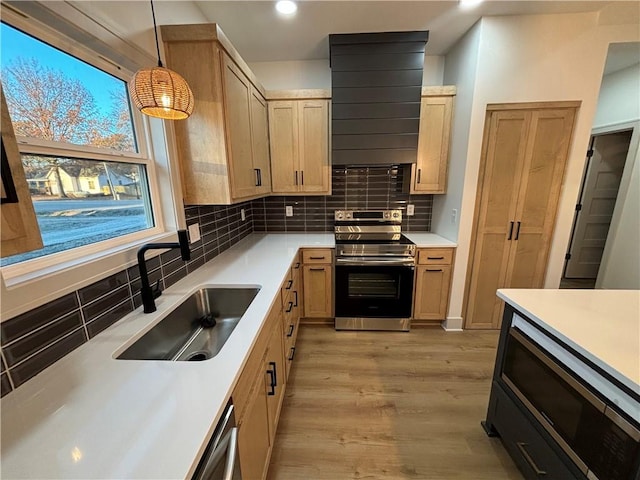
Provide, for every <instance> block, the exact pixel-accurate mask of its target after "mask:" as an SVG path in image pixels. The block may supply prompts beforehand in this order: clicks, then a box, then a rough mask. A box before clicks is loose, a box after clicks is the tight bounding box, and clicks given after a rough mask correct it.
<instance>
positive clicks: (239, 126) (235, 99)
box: [222, 54, 257, 199]
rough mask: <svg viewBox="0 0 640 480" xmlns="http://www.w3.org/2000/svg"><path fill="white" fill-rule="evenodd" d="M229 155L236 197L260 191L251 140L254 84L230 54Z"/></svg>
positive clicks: (226, 64)
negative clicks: (257, 188) (252, 88)
mask: <svg viewBox="0 0 640 480" xmlns="http://www.w3.org/2000/svg"><path fill="white" fill-rule="evenodd" d="M222 66H223V75H222V78H223V84H224V109H225V122H226V125H227V144H228V151H227V155H228V158H229V169H230V173H231V195H232V196H233V198H236V199H237V198H243V197H250V196H252V195H255V193H256V183H257V181H256V175H255V172H254V170H253V158H252V152H251V149H252V142H251V84H250V82H249V80H248V79H247V77H246V76H245V75H244V73H242V71H241V70H240V69H239V68H238V67H237V65H236V64H235V63H233V60H231V59H230V58H229V57H228V56H227V55H226V54H225V55H223V56H222Z"/></svg>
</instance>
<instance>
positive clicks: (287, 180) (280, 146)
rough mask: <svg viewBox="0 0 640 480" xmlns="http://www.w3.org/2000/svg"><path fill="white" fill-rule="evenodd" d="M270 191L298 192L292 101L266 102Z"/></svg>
mask: <svg viewBox="0 0 640 480" xmlns="http://www.w3.org/2000/svg"><path fill="white" fill-rule="evenodd" d="M269 146H270V151H271V190H272V191H273V193H294V192H297V191H298V188H299V187H298V183H299V178H298V177H299V173H298V109H297V104H296V102H294V101H272V102H269Z"/></svg>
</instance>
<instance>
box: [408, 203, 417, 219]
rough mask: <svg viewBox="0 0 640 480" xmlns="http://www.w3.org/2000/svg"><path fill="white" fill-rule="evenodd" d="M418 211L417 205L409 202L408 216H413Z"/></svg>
mask: <svg viewBox="0 0 640 480" xmlns="http://www.w3.org/2000/svg"><path fill="white" fill-rule="evenodd" d="M415 213H416V206H415V205H412V204H409V205H407V217H413V216H414V215H415Z"/></svg>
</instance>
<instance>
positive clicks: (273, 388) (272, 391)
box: [267, 362, 276, 397]
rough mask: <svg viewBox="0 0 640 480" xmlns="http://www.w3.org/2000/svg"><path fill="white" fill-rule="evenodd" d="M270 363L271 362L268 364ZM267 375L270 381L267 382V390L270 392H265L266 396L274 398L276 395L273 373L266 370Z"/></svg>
mask: <svg viewBox="0 0 640 480" xmlns="http://www.w3.org/2000/svg"><path fill="white" fill-rule="evenodd" d="M269 363H272V362H269ZM267 373H268V374H269V377H270V380H269V388H270V389H271V390H269V391H268V392H267V395H269V396H270V397H272V396H274V395H275V394H276V381H275V373H274V372H273V371H272V370H267Z"/></svg>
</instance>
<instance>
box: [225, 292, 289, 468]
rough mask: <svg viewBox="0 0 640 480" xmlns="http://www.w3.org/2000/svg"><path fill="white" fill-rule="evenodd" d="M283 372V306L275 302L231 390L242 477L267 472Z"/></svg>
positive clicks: (282, 390) (283, 385) (284, 376)
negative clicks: (236, 424)
mask: <svg viewBox="0 0 640 480" xmlns="http://www.w3.org/2000/svg"><path fill="white" fill-rule="evenodd" d="M285 372H286V366H285V362H284V345H283V334H282V305H281V303H280V301H277V302H276V304H275V305H274V307H272V309H271V312H270V313H269V316H268V318H267V321H266V322H265V325H264V326H263V327H262V330H261V332H260V334H259V335H258V339H257V341H256V344H255V345H254V348H253V350H252V352H251V354H250V356H249V359H248V360H247V363H246V365H245V367H244V369H243V371H242V374H241V375H240V379H239V380H238V383H237V384H236V387H235V389H234V390H233V393H232V400H233V404H234V407H235V409H236V421H237V423H238V455H239V457H240V470H241V472H242V478H246V479H250V480H259V479H264V478H265V477H266V475H267V469H268V467H269V459H270V457H271V449H272V447H273V441H274V438H275V435H276V428H277V425H278V419H279V417H280V409H281V408H282V401H283V400H284V390H285V387H286V373H285Z"/></svg>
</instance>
